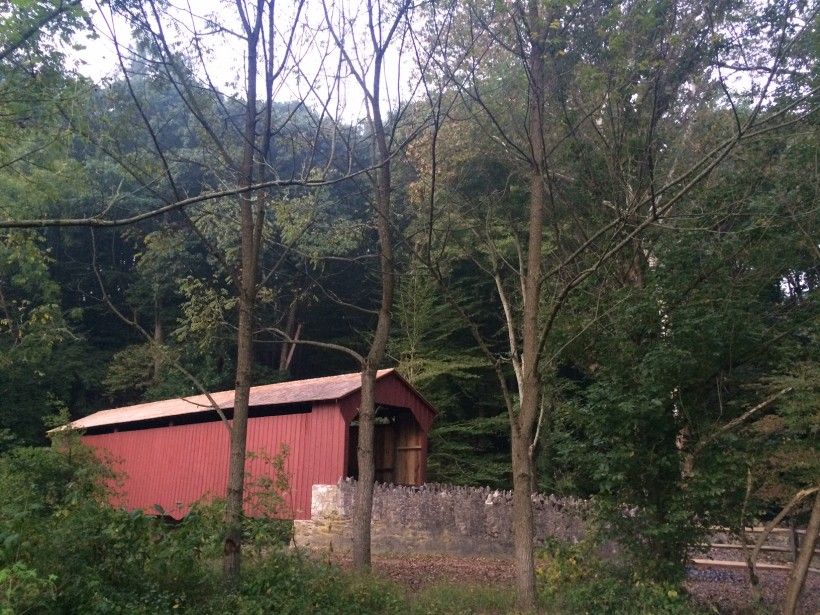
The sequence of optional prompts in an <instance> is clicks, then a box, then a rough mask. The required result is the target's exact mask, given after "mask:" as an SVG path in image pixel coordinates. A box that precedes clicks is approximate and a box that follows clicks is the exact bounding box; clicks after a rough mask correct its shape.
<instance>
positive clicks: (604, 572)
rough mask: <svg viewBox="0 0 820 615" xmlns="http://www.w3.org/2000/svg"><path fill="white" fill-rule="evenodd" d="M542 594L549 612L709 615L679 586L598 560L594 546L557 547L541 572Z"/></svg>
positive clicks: (544, 557)
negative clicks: (657, 580)
mask: <svg viewBox="0 0 820 615" xmlns="http://www.w3.org/2000/svg"><path fill="white" fill-rule="evenodd" d="M536 577H537V580H538V584H539V594H540V599H541V601H542V603H543V604H544V605H545V606H546V607H547V609H548V610H549V611H550V612H559V613H568V614H572V613H579V614H580V613H612V614H614V615H634V614H638V613H640V614H646V615H649V614H658V615H696V614H698V613H707V612H709V611H706V610H704V609H701V608H699V607H697V606H695V605H694V604H692V602H691V601H689V600H688V599H687V596H686V594H685V592H684V591H683V590H682V589H681V587H680V586H679V585H676V584H671V583H658V582H656V581H653V580H647V579H646V578H644V577H642V576H641V575H639V574H635V573H634V572H633V571H631V570H628V569H625V568H623V567H620V566H618V565H617V564H613V563H612V562H605V561H603V560H601V559H600V558H599V557H597V556H596V554H595V552H594V547H593V546H592V544H591V543H589V542H585V543H581V544H580V545H565V544H559V543H555V544H552V545H551V546H549V547H548V548H547V549H545V550H544V552H543V553H542V554H541V558H540V560H539V564H538V566H537V569H536Z"/></svg>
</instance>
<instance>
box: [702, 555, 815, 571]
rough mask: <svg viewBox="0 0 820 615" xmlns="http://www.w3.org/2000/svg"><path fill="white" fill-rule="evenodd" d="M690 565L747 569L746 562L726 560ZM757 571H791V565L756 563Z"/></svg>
mask: <svg viewBox="0 0 820 615" xmlns="http://www.w3.org/2000/svg"><path fill="white" fill-rule="evenodd" d="M692 563H693V564H695V565H696V566H706V567H710V568H748V566H747V565H746V562H739V561H736V560H728V559H700V558H695V559H692ZM755 568H756V569H757V570H791V569H792V567H791V564H768V563H766V562H758V563H757V564H755ZM809 572H814V573H816V574H820V568H809Z"/></svg>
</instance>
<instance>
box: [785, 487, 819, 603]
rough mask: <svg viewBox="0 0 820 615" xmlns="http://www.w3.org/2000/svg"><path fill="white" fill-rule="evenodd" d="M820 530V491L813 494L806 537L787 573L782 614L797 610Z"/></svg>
mask: <svg viewBox="0 0 820 615" xmlns="http://www.w3.org/2000/svg"><path fill="white" fill-rule="evenodd" d="M818 532H820V491H818V492H817V494H816V495H815V496H814V506H813V507H812V509H811V517H810V518H809V526H808V527H807V528H806V537H805V538H804V539H803V544H802V545H801V546H800V555H798V557H797V560H796V561H795V562H794V566H792V570H791V572H790V573H789V585H788V588H787V590H786V600H785V602H784V604H783V615H794V613H796V612H797V601H798V600H799V599H800V594H801V593H802V591H803V585H805V583H806V575H808V572H809V566H811V561H812V558H813V557H814V546H815V544H817V533H818Z"/></svg>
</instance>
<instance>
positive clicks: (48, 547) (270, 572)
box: [0, 432, 404, 615]
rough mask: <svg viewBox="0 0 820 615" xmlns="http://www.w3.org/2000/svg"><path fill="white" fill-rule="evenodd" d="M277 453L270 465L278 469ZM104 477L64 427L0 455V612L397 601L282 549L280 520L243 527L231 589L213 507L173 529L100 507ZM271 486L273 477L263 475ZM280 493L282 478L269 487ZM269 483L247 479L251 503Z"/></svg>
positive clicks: (285, 537)
mask: <svg viewBox="0 0 820 615" xmlns="http://www.w3.org/2000/svg"><path fill="white" fill-rule="evenodd" d="M283 459H284V457H283V456H282V455H278V456H276V457H274V458H271V460H270V462H271V464H273V465H274V466H279V467H281V465H282V463H283ZM113 478H114V477H112V476H111V474H110V472H109V471H108V470H106V467H105V466H104V465H100V463H99V462H98V460H97V459H96V457H95V455H94V453H92V451H90V450H89V449H86V448H85V447H83V446H82V445H80V444H79V442H78V441H77V437H76V434H73V433H71V432H68V433H65V434H58V435H57V436H55V444H54V446H53V447H52V448H15V449H12V450H10V451H8V452H6V453H3V454H2V455H0V490H2V492H3V494H4V497H3V498H2V499H1V500H0V613H3V614H4V615H5V614H6V613H9V614H11V613H20V612H27V611H29V612H30V611H34V612H38V613H146V614H148V613H165V612H168V613H170V612H196V613H215V614H216V613H224V612H237V613H249V614H251V613H294V614H296V613H339V614H342V613H353V612H356V613H394V612H398V611H401V610H403V608H404V600H403V597H402V596H401V594H400V593H399V592H398V591H396V590H395V589H393V588H392V587H388V586H387V585H386V584H384V583H379V582H375V581H373V580H372V579H370V578H366V577H364V578H355V577H350V576H349V575H346V574H344V573H342V572H341V571H340V570H339V569H338V568H335V567H330V566H325V565H320V564H315V563H313V562H311V561H310V560H305V559H302V558H301V557H300V556H299V555H298V554H293V553H288V552H287V551H285V550H283V548H282V547H283V546H284V545H287V544H288V541H289V533H288V532H287V531H285V529H286V528H287V527H288V526H289V523H286V522H282V521H276V520H264V519H256V520H250V521H248V522H247V524H246V527H245V537H246V541H247V543H246V555H245V570H246V574H245V575H244V576H243V580H242V583H241V585H240V587H239V588H237V590H236V591H234V592H231V591H227V590H226V588H225V587H224V585H223V581H222V577H221V574H220V571H219V561H220V556H221V551H222V530H223V527H222V526H223V517H224V507H223V506H222V505H221V504H220V503H219V502H217V503H214V504H208V505H197V506H194V508H193V509H192V510H191V512H190V513H189V514H188V515H187V516H186V517H185V518H184V519H183V520H182V521H181V522H179V523H178V524H173V525H172V524H169V523H168V522H167V521H165V520H163V519H162V518H159V517H150V516H147V515H145V514H143V513H141V512H131V513H129V512H126V511H122V510H115V509H113V508H111V507H110V506H108V504H107V503H106V498H107V495H108V490H107V488H106V485H107V484H111V481H112V479H113ZM273 480H274V481H277V480H278V479H277V478H276V477H274V479H273ZM277 485H278V486H281V483H277ZM269 487H270V485H265V484H262V483H259V482H257V483H253V484H252V485H251V489H250V490H251V491H252V492H253V491H254V490H256V493H255V495H253V496H252V497H253V498H254V502H257V503H258V502H260V501H261V500H260V498H262V495H261V493H260V492H261V490H262V489H265V488H269Z"/></svg>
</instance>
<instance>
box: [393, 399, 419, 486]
mask: <svg viewBox="0 0 820 615" xmlns="http://www.w3.org/2000/svg"><path fill="white" fill-rule="evenodd" d="M396 426H397V432H398V433H397V438H396V468H395V481H396V483H397V484H399V485H420V484H421V461H422V459H421V455H422V446H421V444H422V437H423V434H422V431H421V428H420V427H419V425H418V423H416V419H415V418H413V415H412V414H410V413H409V412H406V413H405V412H403V413H401V414H400V415H399V417H398V422H397V424H396Z"/></svg>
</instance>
